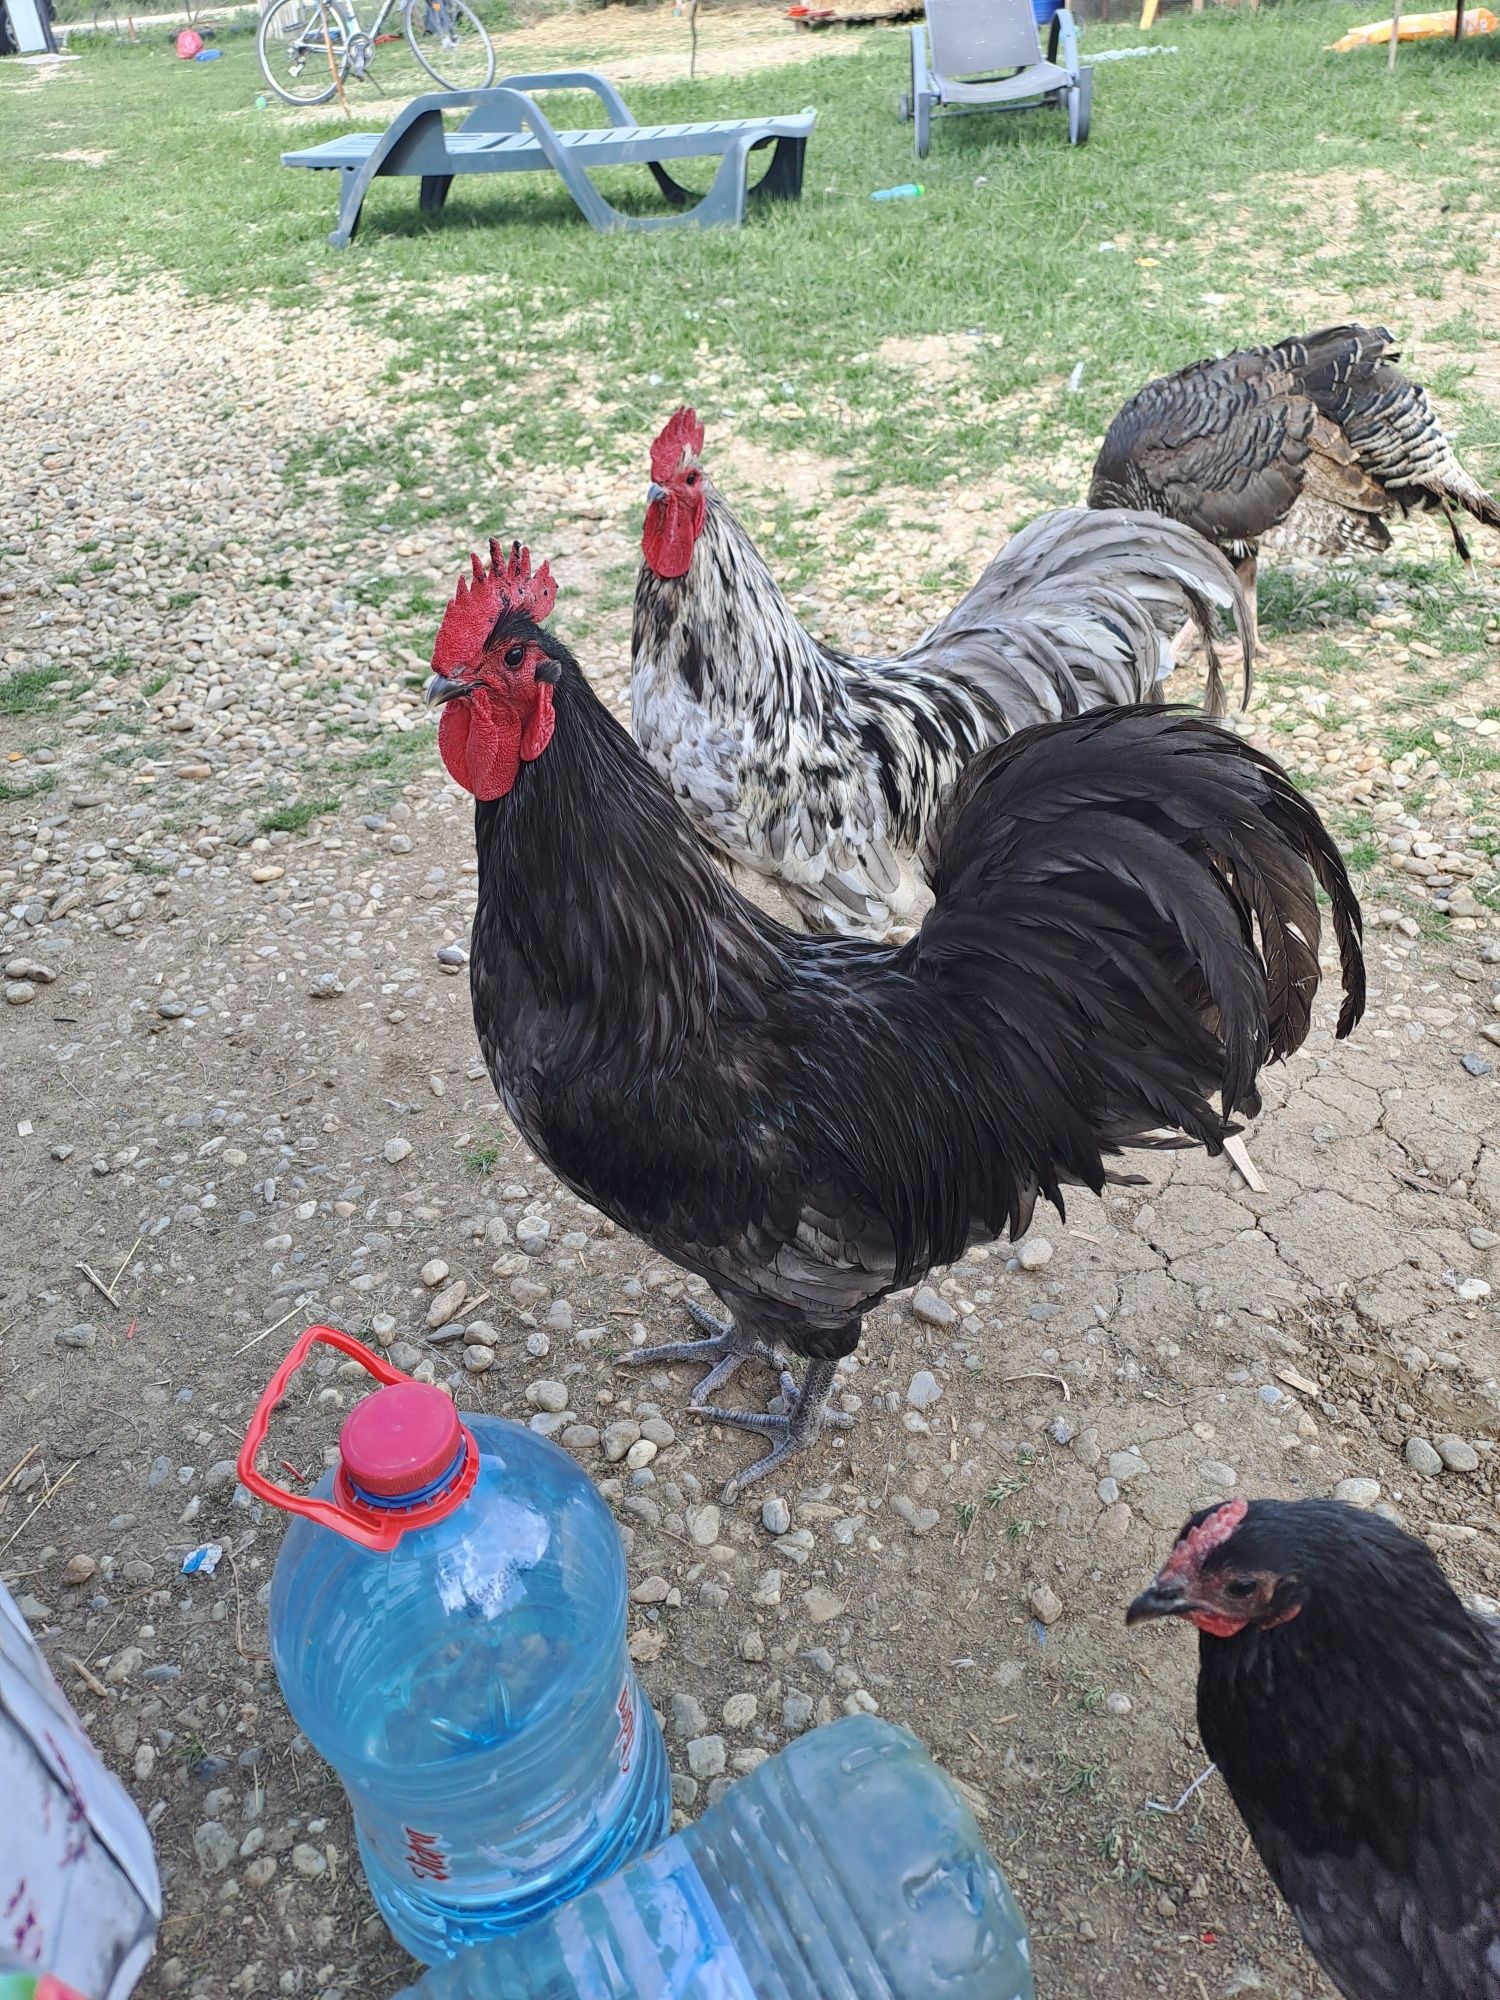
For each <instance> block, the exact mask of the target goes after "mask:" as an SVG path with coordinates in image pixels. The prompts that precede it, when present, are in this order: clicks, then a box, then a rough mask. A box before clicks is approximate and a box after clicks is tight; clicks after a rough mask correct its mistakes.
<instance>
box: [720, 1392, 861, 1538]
mask: <svg viewBox="0 0 1500 2000" xmlns="http://www.w3.org/2000/svg"><path fill="white" fill-rule="evenodd" d="M837 1373H838V1363H837V1362H836V1361H809V1362H808V1364H807V1380H806V1381H805V1382H804V1383H803V1385H802V1387H801V1389H800V1390H799V1389H798V1387H797V1384H796V1381H795V1379H794V1378H793V1377H792V1376H791V1375H789V1374H787V1373H783V1374H782V1377H781V1393H782V1396H783V1398H784V1399H785V1402H786V1415H785V1416H784V1417H778V1416H772V1415H770V1414H769V1413H768V1412H766V1411H763V1410H706V1409H703V1408H701V1407H700V1406H699V1405H698V1404H697V1403H696V1402H694V1403H690V1404H689V1405H688V1407H689V1409H691V1410H694V1411H696V1413H697V1414H698V1415H699V1416H701V1417H707V1418H708V1419H709V1421H710V1422H711V1423H716V1424H734V1425H736V1426H737V1427H738V1428H739V1429H740V1430H744V1431H762V1432H764V1433H765V1435H766V1436H768V1437H773V1438H775V1439H777V1440H778V1442H777V1443H776V1444H775V1445H773V1446H772V1448H771V1450H770V1451H768V1452H767V1453H766V1455H765V1457H764V1458H758V1459H757V1460H756V1461H755V1463H754V1464H753V1465H751V1466H747V1467H746V1469H745V1470H744V1471H743V1472H737V1473H736V1474H735V1475H734V1477H733V1478H732V1479H731V1480H730V1481H729V1483H728V1485H727V1486H726V1487H725V1488H724V1495H723V1497H724V1500H725V1502H726V1504H727V1503H728V1502H730V1501H732V1500H734V1499H735V1498H737V1496H738V1495H739V1494H740V1492H741V1491H742V1490H743V1489H744V1488H745V1487H747V1486H753V1485H754V1483H755V1482H756V1480H758V1479H764V1478H765V1477H766V1476H767V1474H768V1473H772V1472H777V1471H779V1470H780V1469H781V1467H782V1466H783V1465H785V1464H786V1462H787V1461H788V1459H792V1458H795V1457H796V1456H797V1454H798V1453H799V1452H802V1451H806V1449H807V1447H808V1446H809V1445H810V1444H812V1443H814V1442H815V1441H816V1439H817V1437H818V1435H819V1433H820V1432H822V1431H824V1430H826V1429H828V1428H829V1427H830V1426H836V1427H837V1428H838V1429H840V1430H847V1429H848V1428H849V1426H850V1425H851V1424H852V1423H853V1422H854V1419H853V1417H849V1416H845V1414H844V1413H843V1411H842V1410H830V1409H829V1407H828V1396H829V1392H830V1391H831V1389H832V1388H833V1379H834V1376H835V1375H836V1374H837Z"/></svg>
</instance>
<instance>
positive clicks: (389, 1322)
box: [370, 1313, 396, 1347]
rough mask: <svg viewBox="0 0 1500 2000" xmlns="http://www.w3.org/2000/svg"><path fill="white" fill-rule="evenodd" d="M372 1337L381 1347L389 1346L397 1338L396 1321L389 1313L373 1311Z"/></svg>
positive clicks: (371, 1319) (371, 1322)
mask: <svg viewBox="0 0 1500 2000" xmlns="http://www.w3.org/2000/svg"><path fill="white" fill-rule="evenodd" d="M370 1338H371V1339H372V1340H374V1341H376V1342H377V1343H378V1344H379V1345H380V1346H381V1347H389V1346H390V1344H391V1342H392V1341H393V1340H394V1339H395V1338H396V1322H395V1320H394V1319H392V1317H391V1315H390V1314H389V1313H371V1315H370Z"/></svg>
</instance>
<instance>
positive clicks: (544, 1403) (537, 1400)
mask: <svg viewBox="0 0 1500 2000" xmlns="http://www.w3.org/2000/svg"><path fill="white" fill-rule="evenodd" d="M526 1400H527V1402H528V1403H530V1404H531V1406H532V1408H533V1409H535V1410H565V1409H566V1408H567V1407H568V1391H567V1388H566V1386H565V1385H564V1384H563V1383H561V1382H554V1381H550V1380H547V1381H541V1382H531V1383H528V1384H527V1388H526Z"/></svg>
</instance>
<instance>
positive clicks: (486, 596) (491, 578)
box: [432, 537, 557, 673]
mask: <svg viewBox="0 0 1500 2000" xmlns="http://www.w3.org/2000/svg"><path fill="white" fill-rule="evenodd" d="M469 561H470V563H471V565H472V566H473V570H474V579H473V582H472V583H471V582H469V581H468V579H467V578H465V577H460V578H459V580H458V588H457V589H456V590H455V591H454V593H453V596H452V599H451V600H450V602H449V605H448V609H447V610H446V611H445V612H444V613H443V622H442V624H441V625H440V626H439V627H438V635H437V638H436V640H435V641H434V643H433V648H432V664H433V668H434V671H435V672H437V673H446V672H447V670H448V669H449V668H450V667H457V666H463V665H465V664H471V663H472V662H473V661H474V660H476V659H477V658H478V657H479V655H480V653H481V652H482V651H483V650H484V643H485V641H486V639H488V638H489V636H490V633H491V632H492V631H493V630H494V628H495V621H496V619H498V618H500V617H502V616H503V615H504V613H505V612H507V611H524V612H525V613H526V616H527V617H528V618H529V619H530V620H531V621H532V623H533V624H534V625H540V624H542V622H543V621H544V620H545V619H546V618H547V617H548V616H549V615H550V614H551V611H552V607H553V605H554V604H556V602H557V585H556V584H555V583H554V582H553V580H552V571H551V570H550V569H549V568H548V566H547V564H546V563H543V564H542V566H541V568H540V569H538V570H535V571H533V569H532V567H531V551H530V550H529V549H523V548H522V546H521V544H520V543H519V542H512V543H511V545H510V554H509V556H508V557H507V556H502V555H501V553H500V544H499V542H498V541H496V540H495V539H494V538H493V537H491V539H490V566H489V568H488V569H486V568H485V566H484V564H483V563H482V562H481V561H480V560H479V557H478V556H476V555H471V556H470V557H469Z"/></svg>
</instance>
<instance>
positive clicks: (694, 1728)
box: [667, 1694, 708, 1736]
mask: <svg viewBox="0 0 1500 2000" xmlns="http://www.w3.org/2000/svg"><path fill="white" fill-rule="evenodd" d="M667 1715H668V1717H669V1720H670V1726H671V1730H672V1734H673V1735H674V1736H703V1735H706V1734H707V1732H708V1716H707V1713H706V1712H705V1710H704V1707H703V1704H702V1702H701V1701H699V1700H698V1698H697V1696H696V1695H691V1694H674V1695H672V1696H670V1697H669V1699H668V1703H667Z"/></svg>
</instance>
